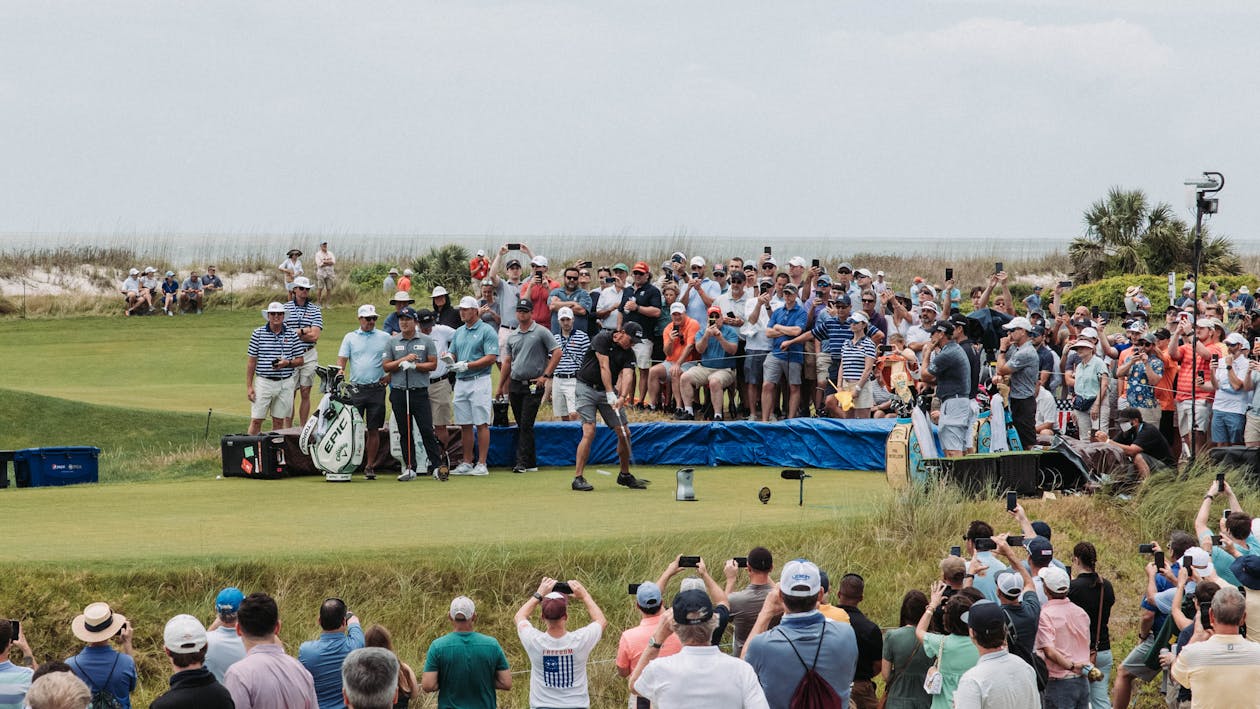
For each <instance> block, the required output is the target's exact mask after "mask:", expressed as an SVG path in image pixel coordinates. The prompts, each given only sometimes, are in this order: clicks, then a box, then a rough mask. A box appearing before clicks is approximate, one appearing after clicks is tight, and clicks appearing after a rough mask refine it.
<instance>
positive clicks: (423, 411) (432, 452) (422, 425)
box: [382, 307, 448, 482]
mask: <svg viewBox="0 0 1260 709" xmlns="http://www.w3.org/2000/svg"><path fill="white" fill-rule="evenodd" d="M417 320H419V315H418V314H417V313H416V311H415V310H414V309H412V308H411V307H406V308H403V309H402V310H399V311H398V326H399V327H400V328H402V331H401V332H400V333H399V334H398V337H396V338H393V339H391V340H390V341H389V344H388V345H387V347H388V349H387V351H386V354H385V361H384V363H383V364H382V366H383V367H384V368H385V371H386V372H388V373H389V374H390V380H389V403H390V406H392V407H393V409H394V422H395V424H396V425H397V426H398V428H399V434H400V435H399V440H400V441H401V442H402V447H403V450H404V451H405V453H404V457H405V458H406V465H404V466H403V472H402V475H399V476H398V480H399V481H401V482H406V481H408V480H414V479H415V477H416V464H415V460H414V459H413V458H414V455H415V450H416V444H415V441H413V440H412V435H413V431H414V430H415V429H416V428H419V429H420V439H421V440H423V441H424V453H425V455H426V456H427V457H428V459H429V464H428V469H427V472H428V473H429V474H430V475H432V476H433V477H435V478H437V479H439V480H445V479H446V476H447V472H448V471H447V468H446V462H445V461H446V458H445V456H443V455H442V447H441V446H440V445H438V440H437V436H436V435H434V433H433V410H432V408H431V407H430V405H429V376H430V374H431V373H432V372H433V370H435V369H437V366H438V359H437V358H438V349H437V344H436V343H434V342H433V338H431V337H429V336H428V335H425V334H424V333H422V332H420V330H419V329H418V328H417V327H416V321H417ZM412 417H415V426H414V427H413V426H412V423H411V422H412Z"/></svg>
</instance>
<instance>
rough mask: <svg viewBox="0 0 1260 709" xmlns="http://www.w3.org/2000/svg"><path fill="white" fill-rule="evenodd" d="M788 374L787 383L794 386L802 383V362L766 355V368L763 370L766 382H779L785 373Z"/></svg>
mask: <svg viewBox="0 0 1260 709" xmlns="http://www.w3.org/2000/svg"><path fill="white" fill-rule="evenodd" d="M784 374H786V375H787V383H788V384H791V385H792V386H800V384H801V363H800V362H789V361H787V360H786V359H779V358H778V357H775V356H774V355H770V356H769V357H766V363H765V369H764V370H763V371H762V376H763V378H764V379H763V380H764V381H765V383H766V384H778V383H779V380H780V379H782V378H783V375H784Z"/></svg>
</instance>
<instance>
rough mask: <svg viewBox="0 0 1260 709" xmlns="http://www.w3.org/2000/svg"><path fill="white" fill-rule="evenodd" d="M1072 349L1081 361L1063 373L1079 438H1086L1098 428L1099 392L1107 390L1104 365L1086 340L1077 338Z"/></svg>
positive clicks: (1100, 406) (1100, 397)
mask: <svg viewBox="0 0 1260 709" xmlns="http://www.w3.org/2000/svg"><path fill="white" fill-rule="evenodd" d="M1072 350H1073V351H1075V352H1076V354H1077V356H1078V357H1080V361H1078V362H1077V363H1076V365H1075V366H1073V367H1072V368H1071V369H1069V370H1067V371H1066V372H1064V373H1063V379H1064V381H1065V382H1067V385H1068V386H1070V387H1072V388H1073V397H1072V414H1073V416H1074V417H1075V418H1076V428H1077V430H1078V431H1079V434H1078V435H1079V438H1080V439H1081V440H1082V441H1088V440H1089V439H1090V436H1091V435H1092V432H1093V431H1096V430H1098V429H1099V428H1100V426H1099V424H1098V412H1099V411H1100V410H1101V409H1102V396H1101V394H1102V392H1105V391H1106V390H1107V368H1106V366H1105V365H1104V364H1103V362H1102V359H1101V358H1100V357H1098V356H1097V354H1096V351H1095V346H1094V343H1092V342H1090V341H1089V340H1077V341H1076V342H1075V343H1073V344H1072Z"/></svg>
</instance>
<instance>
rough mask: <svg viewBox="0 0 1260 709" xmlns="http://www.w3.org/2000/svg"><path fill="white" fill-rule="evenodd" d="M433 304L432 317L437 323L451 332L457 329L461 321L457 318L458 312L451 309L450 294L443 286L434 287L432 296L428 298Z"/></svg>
mask: <svg viewBox="0 0 1260 709" xmlns="http://www.w3.org/2000/svg"><path fill="white" fill-rule="evenodd" d="M429 297H430V299H431V300H432V302H433V315H434V316H435V317H437V321H438V322H439V323H440V324H442V325H445V326H447V327H449V328H451V329H452V330H455V329H458V328H459V326H460V325H462V324H463V321H462V320H461V319H460V317H459V311H458V310H456V309H455V308H453V307H451V294H450V292H449V291H447V290H446V287H445V286H436V287H434V289H433V293H432V295H430V296H429Z"/></svg>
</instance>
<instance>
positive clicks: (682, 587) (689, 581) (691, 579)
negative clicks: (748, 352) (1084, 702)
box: [678, 556, 1260, 593]
mask: <svg viewBox="0 0 1260 709" xmlns="http://www.w3.org/2000/svg"><path fill="white" fill-rule="evenodd" d="M1256 558H1257V559H1260V556H1257V557H1256ZM704 588H705V587H704V579H702V578H700V577H699V576H688V577H687V578H685V579H683V580H682V583H681V584H679V585H678V592H679V593H682V592H683V591H704Z"/></svg>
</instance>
